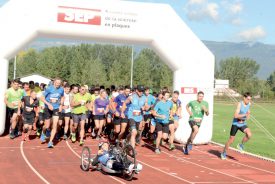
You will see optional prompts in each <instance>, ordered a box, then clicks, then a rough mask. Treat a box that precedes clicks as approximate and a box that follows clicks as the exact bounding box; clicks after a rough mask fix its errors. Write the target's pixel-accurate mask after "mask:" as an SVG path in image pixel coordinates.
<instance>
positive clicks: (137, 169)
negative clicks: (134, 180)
mask: <svg viewBox="0 0 275 184" xmlns="http://www.w3.org/2000/svg"><path fill="white" fill-rule="evenodd" d="M135 170H136V171H135V173H136V174H138V173H139V172H140V171H141V170H142V165H141V164H139V163H138V164H137V166H136V169H135Z"/></svg>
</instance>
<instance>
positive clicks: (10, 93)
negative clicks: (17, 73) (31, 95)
mask: <svg viewBox="0 0 275 184" xmlns="http://www.w3.org/2000/svg"><path fill="white" fill-rule="evenodd" d="M19 82H20V81H19V80H18V79H15V80H13V81H12V84H11V88H9V89H8V90H7V92H6V93H5V98H4V102H5V104H6V106H7V110H8V117H9V118H10V122H11V131H10V138H11V139H14V138H15V135H14V129H15V127H16V125H17V122H18V116H19V115H20V104H21V99H22V98H23V96H24V91H23V90H22V89H20V88H19Z"/></svg>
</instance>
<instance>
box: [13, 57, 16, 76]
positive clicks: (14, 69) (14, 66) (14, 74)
mask: <svg viewBox="0 0 275 184" xmlns="http://www.w3.org/2000/svg"><path fill="white" fill-rule="evenodd" d="M15 78H16V56H15V57H14V62H13V79H15Z"/></svg>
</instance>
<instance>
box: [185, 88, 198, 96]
mask: <svg viewBox="0 0 275 184" xmlns="http://www.w3.org/2000/svg"><path fill="white" fill-rule="evenodd" d="M197 92H198V89H197V88H194V87H182V88H181V93H182V94H196V93H197Z"/></svg>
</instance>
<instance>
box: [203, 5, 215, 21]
mask: <svg viewBox="0 0 275 184" xmlns="http://www.w3.org/2000/svg"><path fill="white" fill-rule="evenodd" d="M218 8H219V6H218V4H216V3H208V4H207V6H206V8H205V10H204V14H205V15H207V16H209V17H211V18H212V19H213V20H217V19H218V17H219V12H218Z"/></svg>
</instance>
